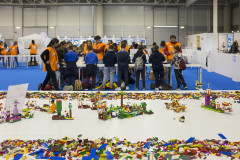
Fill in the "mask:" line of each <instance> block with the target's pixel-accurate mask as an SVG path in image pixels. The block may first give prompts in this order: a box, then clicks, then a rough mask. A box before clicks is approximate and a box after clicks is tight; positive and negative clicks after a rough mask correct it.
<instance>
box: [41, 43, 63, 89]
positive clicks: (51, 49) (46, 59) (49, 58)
mask: <svg viewBox="0 0 240 160" xmlns="http://www.w3.org/2000/svg"><path fill="white" fill-rule="evenodd" d="M58 45H59V40H58V39H57V38H53V39H52V40H51V41H50V42H49V44H48V46H47V48H46V49H45V51H43V53H42V54H41V59H42V61H43V72H45V71H47V75H46V78H45V80H44V81H43V84H42V86H41V89H40V90H44V89H45V87H46V85H47V84H48V82H49V81H50V79H52V82H53V85H54V89H55V90H60V89H59V85H58V83H57V78H56V73H55V71H56V70H57V69H59V68H58V55H57V52H56V50H55V48H56V47H58Z"/></svg>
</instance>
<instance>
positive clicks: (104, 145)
mask: <svg viewBox="0 0 240 160" xmlns="http://www.w3.org/2000/svg"><path fill="white" fill-rule="evenodd" d="M105 147H107V144H103V145H101V146H100V147H99V148H98V150H100V151H101V150H102V149H104V148H105Z"/></svg>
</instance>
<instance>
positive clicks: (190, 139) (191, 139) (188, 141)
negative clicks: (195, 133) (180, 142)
mask: <svg viewBox="0 0 240 160" xmlns="http://www.w3.org/2000/svg"><path fill="white" fill-rule="evenodd" d="M194 139H195V137H190V138H189V139H188V140H187V141H186V142H187V143H192V142H193V140H194Z"/></svg>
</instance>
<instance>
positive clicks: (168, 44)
mask: <svg viewBox="0 0 240 160" xmlns="http://www.w3.org/2000/svg"><path fill="white" fill-rule="evenodd" d="M174 46H179V48H181V44H180V43H174V44H172V43H171V42H167V43H166V47H165V51H164V52H171V51H173V52H172V53H170V55H168V56H167V58H168V59H169V60H172V59H173V55H174ZM166 48H167V50H166Z"/></svg>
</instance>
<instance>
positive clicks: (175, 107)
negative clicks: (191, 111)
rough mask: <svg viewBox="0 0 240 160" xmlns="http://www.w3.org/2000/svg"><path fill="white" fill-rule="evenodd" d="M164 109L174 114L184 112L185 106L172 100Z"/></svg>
mask: <svg viewBox="0 0 240 160" xmlns="http://www.w3.org/2000/svg"><path fill="white" fill-rule="evenodd" d="M165 105H166V108H167V109H169V110H173V111H174V112H177V113H179V112H181V111H182V112H185V110H186V108H187V107H186V106H185V105H183V104H180V103H178V100H172V103H165Z"/></svg>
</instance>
